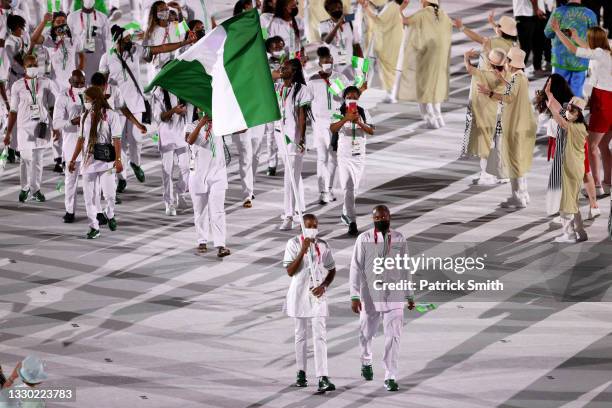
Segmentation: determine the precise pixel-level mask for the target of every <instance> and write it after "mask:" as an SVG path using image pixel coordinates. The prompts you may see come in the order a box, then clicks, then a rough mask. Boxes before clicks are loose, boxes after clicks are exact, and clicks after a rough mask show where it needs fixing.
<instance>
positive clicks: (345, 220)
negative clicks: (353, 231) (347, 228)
mask: <svg viewBox="0 0 612 408" xmlns="http://www.w3.org/2000/svg"><path fill="white" fill-rule="evenodd" d="M340 221H341V222H342V223H343V224H344V225H351V219H350V218H349V217H348V215H346V214H342V215H341V216H340Z"/></svg>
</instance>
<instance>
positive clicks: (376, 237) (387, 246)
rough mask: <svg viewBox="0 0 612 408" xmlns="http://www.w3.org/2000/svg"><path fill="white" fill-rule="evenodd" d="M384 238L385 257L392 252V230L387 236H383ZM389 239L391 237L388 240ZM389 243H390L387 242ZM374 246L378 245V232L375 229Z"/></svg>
mask: <svg viewBox="0 0 612 408" xmlns="http://www.w3.org/2000/svg"><path fill="white" fill-rule="evenodd" d="M381 234H382V233H381ZM382 236H383V256H385V257H386V256H387V255H389V252H390V251H391V230H389V231H388V232H387V235H385V234H382ZM387 237H389V238H388V239H387ZM387 241H388V242H387ZM374 244H376V245H377V244H378V231H377V230H376V228H374Z"/></svg>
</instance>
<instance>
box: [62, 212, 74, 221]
mask: <svg viewBox="0 0 612 408" xmlns="http://www.w3.org/2000/svg"><path fill="white" fill-rule="evenodd" d="M62 218H63V219H64V222H65V223H66V224H72V223H73V222H74V213H72V214H71V213H69V212H67V213H66V214H64V216H63V217H62Z"/></svg>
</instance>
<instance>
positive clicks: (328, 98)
mask: <svg viewBox="0 0 612 408" xmlns="http://www.w3.org/2000/svg"><path fill="white" fill-rule="evenodd" d="M323 80H324V81H325V83H326V84H327V88H326V89H325V92H327V109H328V110H331V107H332V106H331V93H330V92H329V87H330V86H331V84H330V83H329V78H323Z"/></svg>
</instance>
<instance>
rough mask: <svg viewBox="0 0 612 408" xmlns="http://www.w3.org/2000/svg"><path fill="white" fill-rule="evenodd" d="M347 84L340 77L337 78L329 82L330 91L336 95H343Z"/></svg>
mask: <svg viewBox="0 0 612 408" xmlns="http://www.w3.org/2000/svg"><path fill="white" fill-rule="evenodd" d="M344 88H346V86H345V85H344V84H343V83H342V81H341V80H340V78H336V79H334V80H333V81H331V83H330V84H329V91H330V92H331V93H333V94H334V95H336V96H340V95H342V91H344Z"/></svg>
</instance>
